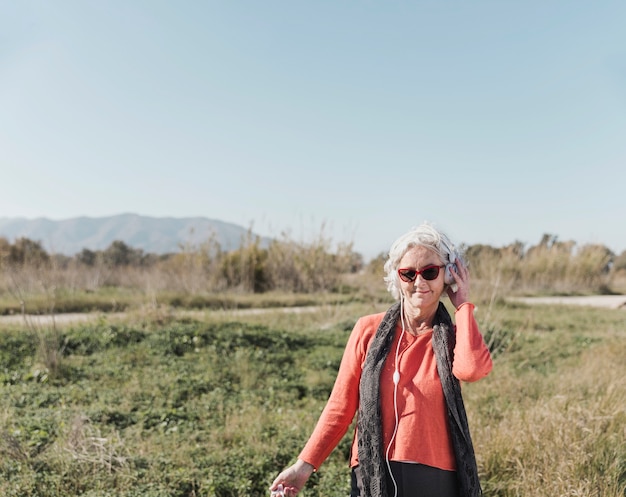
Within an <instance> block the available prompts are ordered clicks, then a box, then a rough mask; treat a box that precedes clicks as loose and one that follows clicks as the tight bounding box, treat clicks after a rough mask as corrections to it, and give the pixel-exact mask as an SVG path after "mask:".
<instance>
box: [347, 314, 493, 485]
mask: <svg viewBox="0 0 626 497" xmlns="http://www.w3.org/2000/svg"><path fill="white" fill-rule="evenodd" d="M399 317H400V303H397V304H394V305H393V306H391V307H390V308H389V310H388V311H387V313H386V314H385V317H384V318H383V320H382V322H381V323H380V326H379V327H378V330H377V331H376V335H375V336H374V339H373V340H372V343H371V344H370V346H369V350H368V352H367V356H366V358H365V364H364V365H363V371H362V373H361V382H360V386H359V416H358V421H357V428H358V438H359V440H358V454H359V466H360V472H361V477H362V479H363V486H364V494H363V497H388V494H387V483H386V481H387V480H386V468H385V455H384V450H385V449H384V447H383V438H382V426H381V425H382V423H381V406H380V395H379V394H380V372H381V371H382V369H383V364H384V363H385V359H386V358H387V355H388V354H389V350H390V348H391V344H392V342H393V338H394V331H395V328H396V323H397V322H398V319H399ZM455 343H456V335H455V333H454V326H453V324H452V319H451V318H450V314H448V311H447V310H446V308H445V306H444V305H443V303H441V302H440V303H439V308H438V309H437V313H436V314H435V318H434V326H433V338H432V344H433V348H434V350H435V358H436V360H437V371H438V373H439V378H440V379H441V386H442V388H443V394H444V397H445V400H446V406H447V412H448V424H449V426H450V432H451V434H452V445H453V447H454V455H455V458H456V465H457V477H458V481H459V490H460V495H461V497H477V496H480V495H482V489H481V487H480V481H479V480H478V468H477V466H476V458H475V455H474V447H473V445H472V439H471V437H470V431H469V425H468V422H467V415H466V412H465V406H464V404H463V398H462V396H461V385H460V383H459V380H458V379H457V378H455V377H454V375H453V374H452V359H453V355H454V344H455Z"/></svg>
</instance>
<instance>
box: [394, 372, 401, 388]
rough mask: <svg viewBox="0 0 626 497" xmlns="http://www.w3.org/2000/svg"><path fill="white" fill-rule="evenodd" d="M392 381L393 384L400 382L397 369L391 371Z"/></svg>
mask: <svg viewBox="0 0 626 497" xmlns="http://www.w3.org/2000/svg"><path fill="white" fill-rule="evenodd" d="M393 383H394V385H397V384H398V383H400V372H399V371H398V370H397V369H396V370H395V371H394V372H393Z"/></svg>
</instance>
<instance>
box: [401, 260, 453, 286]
mask: <svg viewBox="0 0 626 497" xmlns="http://www.w3.org/2000/svg"><path fill="white" fill-rule="evenodd" d="M442 267H443V266H437V265H435V264H431V265H429V266H426V267H423V268H422V269H420V270H419V271H418V270H417V269H409V268H400V269H398V276H400V279H401V280H402V281H406V282H407V283H410V282H411V281H415V280H416V279H417V277H418V275H420V274H421V275H422V278H424V279H425V280H426V281H432V280H436V279H437V277H438V276H439V270H440V269H441V268H442Z"/></svg>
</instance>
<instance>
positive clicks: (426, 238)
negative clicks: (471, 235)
mask: <svg viewBox="0 0 626 497" xmlns="http://www.w3.org/2000/svg"><path fill="white" fill-rule="evenodd" d="M413 247H426V248H427V249H430V250H432V251H433V252H435V253H436V254H437V255H438V256H439V258H440V259H441V263H442V264H451V263H453V262H455V260H456V259H457V257H459V254H458V251H457V249H456V248H455V247H454V245H453V244H452V242H451V241H450V239H449V238H448V236H447V235H446V234H445V233H443V232H442V231H439V230H438V229H436V228H435V227H433V226H432V225H431V224H430V223H428V222H425V223H422V224H421V225H419V226H417V227H415V228H412V229H411V230H409V231H408V232H407V233H405V234H404V235H402V236H401V237H400V238H398V239H397V240H396V241H395V242H393V244H392V245H391V248H390V249H389V255H388V258H387V260H386V261H385V265H384V273H385V277H384V280H385V282H386V283H387V290H388V291H389V293H391V295H392V296H393V298H394V299H396V300H400V295H401V291H400V281H399V277H398V265H399V264H400V260H401V259H402V258H403V257H404V254H406V253H407V252H408V251H409V250H410V249H412V248H413Z"/></svg>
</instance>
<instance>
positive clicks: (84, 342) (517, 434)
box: [0, 303, 626, 497]
mask: <svg viewBox="0 0 626 497" xmlns="http://www.w3.org/2000/svg"><path fill="white" fill-rule="evenodd" d="M386 305H387V304H376V303H352V304H337V303H335V304H331V305H323V306H321V307H319V308H318V309H316V310H315V311H314V312H303V313H285V312H282V311H280V310H275V311H268V312H265V313H260V314H254V313H248V314H246V313H235V312H231V311H215V312H208V311H206V312H199V313H196V314H194V316H195V317H194V319H191V318H182V317H180V316H179V317H175V315H174V314H168V315H165V316H163V315H158V316H156V314H150V313H143V314H142V313H137V314H131V315H130V317H128V318H126V320H124V321H119V320H117V321H114V320H113V319H112V318H108V317H107V316H105V315H103V316H102V317H101V318H100V319H99V320H98V321H96V322H94V323H91V324H80V325H74V326H72V327H69V328H60V329H56V330H51V329H45V328H41V329H37V330H33V329H30V330H24V329H20V328H19V327H15V328H12V329H7V330H4V331H3V332H2V333H1V334H0V384H1V385H2V386H1V388H2V398H3V404H2V405H3V408H2V414H1V415H0V494H2V495H5V496H20V497H29V496H37V497H48V496H50V497H52V496H55V497H56V496H68V495H84V496H89V497H96V496H97V497H104V496H114V495H115V496H122V497H124V496H125V497H131V496H132V497H134V496H137V497H138V496H148V497H151V496H153V497H157V496H158V497H161V496H179V497H190V496H196V497H197V496H219V497H239V496H262V495H263V496H264V495H268V492H267V488H268V486H269V484H270V482H271V481H272V479H273V478H274V477H275V475H276V474H277V473H278V472H279V471H280V470H281V469H282V468H283V467H284V466H286V465H288V464H290V463H291V462H293V461H294V459H295V457H296V456H297V454H298V452H299V451H300V449H301V448H302V446H303V445H304V443H305V442H306V439H307V438H308V436H309V434H310V432H311V430H312V429H313V427H314V425H315V422H316V421H317V417H318V416H319V414H320V412H321V410H322V408H323V406H324V404H325V400H326V398H327V396H328V394H329V392H330V389H331V388H332V384H333V381H334V377H335V374H336V370H337V367H338V365H339V361H340V359H341V354H342V352H343V347H344V345H345V342H346V340H347V338H348V335H349V332H350V330H351V328H352V325H353V323H354V321H355V320H356V318H357V317H358V316H359V315H361V314H364V313H369V312H377V311H380V310H383V309H384V308H385V307H386ZM157 317H158V319H157ZM477 317H478V319H479V322H480V323H481V326H482V328H483V329H484V330H485V334H486V339H487V340H488V341H489V343H490V344H491V346H492V348H493V350H494V357H495V368H494V371H493V372H492V374H491V375H490V376H489V377H487V378H486V379H484V380H482V381H480V382H478V383H475V384H471V385H465V387H464V393H465V396H466V403H467V409H468V414H469V417H470V424H471V428H472V433H473V436H474V442H475V445H476V451H477V457H478V462H479V469H480V472H481V477H482V481H483V486H484V489H485V494H486V495H487V496H502V497H504V496H507V497H508V496H511V497H512V496H529V497H530V496H538V495H564V496H565V495H568V496H569V495H585V496H598V497H600V496H602V497H607V496H608V497H618V496H619V497H623V496H624V495H625V489H626V437H625V436H624V434H625V433H626V386H625V382H624V380H623V379H624V377H625V376H626V365H625V361H624V360H623V358H624V357H626V340H624V338H626V326H625V325H626V314H625V313H624V311H623V310H622V311H619V310H594V309H588V308H566V307H550V306H541V307H536V308H535V307H528V306H524V305H514V306H513V305H511V306H507V305H503V304H498V305H495V306H493V307H491V308H488V309H487V308H484V309H483V308H479V309H478V311H477ZM47 334H48V335H52V337H53V338H54V339H53V340H49V341H45V340H43V341H42V340H41V337H42V336H45V335H47ZM42 344H43V345H42ZM55 346H57V347H58V348H59V351H60V352H61V351H62V354H60V356H59V357H60V358H59V360H58V363H57V364H56V366H55V368H53V369H51V368H49V367H46V361H45V358H46V357H49V354H46V353H43V352H42V347H48V348H50V347H55ZM44 352H45V351H44ZM350 439H351V433H349V434H348V435H347V436H346V437H345V438H344V440H343V441H342V442H341V443H340V445H339V447H338V448H337V450H335V451H334V453H333V454H332V455H331V456H330V458H329V459H328V460H327V461H326V463H325V464H324V465H323V466H322V467H321V468H320V471H319V473H316V474H315V475H314V476H313V477H312V479H311V480H310V481H309V483H308V485H307V488H306V489H305V491H303V492H302V495H304V496H307V497H309V496H335V495H347V494H348V489H349V471H348V468H347V459H348V452H349V445H350ZM338 489H339V490H338Z"/></svg>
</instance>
